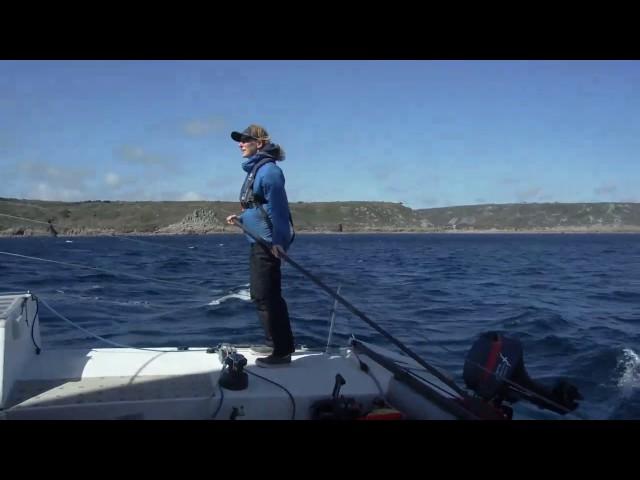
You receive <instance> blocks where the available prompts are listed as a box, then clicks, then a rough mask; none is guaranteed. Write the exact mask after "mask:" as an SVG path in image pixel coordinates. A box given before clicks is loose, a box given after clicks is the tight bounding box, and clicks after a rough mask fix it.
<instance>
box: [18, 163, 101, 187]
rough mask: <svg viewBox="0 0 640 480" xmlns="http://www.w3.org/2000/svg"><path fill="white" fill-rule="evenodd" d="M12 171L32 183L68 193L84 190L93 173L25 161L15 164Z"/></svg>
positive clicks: (80, 169) (85, 170) (81, 169)
mask: <svg viewBox="0 0 640 480" xmlns="http://www.w3.org/2000/svg"><path fill="white" fill-rule="evenodd" d="M12 170H13V171H14V172H15V174H17V175H18V176H21V177H24V178H26V179H27V180H29V181H32V182H40V183H41V184H47V185H50V186H51V188H61V189H68V190H69V191H72V190H77V189H78V188H80V189H85V188H86V187H85V186H84V183H85V181H86V180H88V179H89V178H91V177H92V176H93V172H91V171H89V170H87V169H83V168H73V167H59V166H57V165H53V164H49V163H46V162H36V161H30V160H25V161H21V162H20V163H18V164H16V165H15V166H14V167H13V168H12Z"/></svg>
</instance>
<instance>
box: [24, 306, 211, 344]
mask: <svg viewBox="0 0 640 480" xmlns="http://www.w3.org/2000/svg"><path fill="white" fill-rule="evenodd" d="M37 300H38V301H40V302H42V304H43V305H44V306H45V307H47V308H48V309H49V310H50V311H51V313H53V314H54V315H55V316H57V317H58V318H60V319H62V320H64V321H65V322H67V323H68V324H70V325H71V326H72V327H74V328H77V329H78V330H81V331H83V332H84V333H86V334H87V335H89V336H91V337H93V338H96V339H98V340H100V341H102V342H105V343H107V344H109V345H112V346H114V347H119V348H130V349H133V350H143V351H145V352H160V353H185V352H199V351H205V350H207V349H206V348H196V349H189V350H158V349H154V348H139V347H132V346H130V345H125V344H123V343H118V342H114V341H111V340H109V339H107V338H104V337H101V336H100V335H96V334H95V333H93V332H90V331H89V330H87V329H86V328H84V327H81V326H80V325H78V324H77V323H74V322H72V321H71V320H69V319H68V318H67V317H65V316H64V315H62V314H61V313H58V312H57V311H56V310H55V309H54V308H53V307H52V306H51V305H49V304H48V303H47V302H46V301H45V300H44V299H42V298H38V299H37Z"/></svg>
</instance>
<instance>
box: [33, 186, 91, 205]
mask: <svg viewBox="0 0 640 480" xmlns="http://www.w3.org/2000/svg"><path fill="white" fill-rule="evenodd" d="M29 198H34V199H38V200H55V201H62V202H74V201H80V200H84V199H85V198H86V193H85V192H83V191H81V190H75V189H68V188H58V187H54V186H51V185H49V184H47V183H42V182H41V183H38V184H37V185H36V186H35V188H33V189H32V190H31V191H30V192H29Z"/></svg>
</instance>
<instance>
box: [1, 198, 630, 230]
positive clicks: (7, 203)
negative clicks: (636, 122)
mask: <svg viewBox="0 0 640 480" xmlns="http://www.w3.org/2000/svg"><path fill="white" fill-rule="evenodd" d="M238 211H239V208H238V204H237V202H205V201H194V202H120V201H86V202H48V201H41V200H18V199H9V198H0V214H5V215H11V216H14V217H24V218H27V219H32V220H39V221H41V222H45V223H46V222H48V221H51V222H52V224H53V225H54V227H55V229H56V230H57V231H58V233H60V234H62V235H95V234H110V233H150V234H151V233H156V234H161V233H214V232H223V231H226V232H229V231H232V232H237V231H238V230H237V229H236V228H235V227H230V226H227V225H225V224H224V219H225V217H226V216H227V215H230V214H232V213H238ZM291 211H292V215H293V219H294V222H295V225H296V230H297V231H299V232H321V231H324V232H337V231H343V232H402V231H405V232H410V231H425V232H429V231H640V204H638V203H539V204H537V203H532V204H503V205H467V206H456V207H445V208H431V209H420V210H412V209H410V208H407V207H405V206H403V205H402V204H399V203H389V202H313V203H304V202H297V203H292V204H291ZM5 215H0V234H2V235H34V234H36V235H37V234H45V233H46V232H47V225H46V224H38V223H33V222H28V221H26V220H22V219H17V218H10V217H7V216H5Z"/></svg>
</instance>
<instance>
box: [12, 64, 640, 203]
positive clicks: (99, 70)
mask: <svg viewBox="0 0 640 480" xmlns="http://www.w3.org/2000/svg"><path fill="white" fill-rule="evenodd" d="M250 123H259V124H262V125H264V126H265V127H266V128H267V130H268V131H269V132H270V133H271V136H272V137H273V139H274V141H275V142H277V143H280V144H281V145H282V146H283V147H284V148H285V150H286V152H287V160H285V161H284V162H282V163H281V164H280V165H281V167H282V169H283V170H284V172H285V176H286V182H287V192H288V195H289V200H290V201H306V202H310V201H346V200H376V201H390V202H403V203H404V204H405V205H407V206H410V207H412V208H430V207H441V206H449V205H469V204H477V203H513V202H609V201H622V202H640V190H639V188H638V186H639V185H640V159H639V158H638V152H639V151H640V62H639V61H346V60H342V61H132V60H129V61H115V60H114V61H0V170H1V171H2V172H3V175H2V176H3V178H4V179H5V181H3V182H1V183H0V196H2V197H13V198H37V199H43V200H65V201H76V200H98V199H100V200H195V199H203V200H230V201H234V200H237V196H238V191H239V189H240V185H241V183H242V180H243V179H244V173H243V171H242V170H241V168H240V163H241V161H242V157H241V156H240V154H239V150H238V147H237V144H235V143H234V142H233V141H232V140H231V139H230V137H229V133H230V132H231V130H242V129H244V128H245V127H246V126H247V125H248V124H250Z"/></svg>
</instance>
